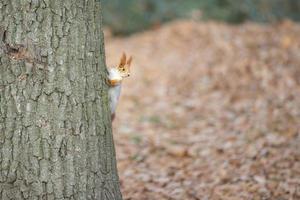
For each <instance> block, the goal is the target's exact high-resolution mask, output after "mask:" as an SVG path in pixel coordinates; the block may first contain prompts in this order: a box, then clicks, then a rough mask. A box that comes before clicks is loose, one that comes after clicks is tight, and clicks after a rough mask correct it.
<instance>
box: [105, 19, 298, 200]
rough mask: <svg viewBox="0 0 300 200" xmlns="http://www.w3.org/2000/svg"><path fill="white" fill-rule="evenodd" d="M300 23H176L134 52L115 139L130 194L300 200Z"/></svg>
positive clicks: (113, 47) (148, 36)
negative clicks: (236, 24)
mask: <svg viewBox="0 0 300 200" xmlns="http://www.w3.org/2000/svg"><path fill="white" fill-rule="evenodd" d="M299 33H300V25H299V24H297V23H295V22H291V21H283V22H281V23H276V24H271V25H261V24H255V23H250V22H248V23H245V24H242V25H238V26H233V25H228V24H223V23H217V22H205V23H204V22H195V21H185V20H181V21H176V22H171V23H169V24H167V25H164V26H162V27H160V28H158V29H156V30H150V31H146V32H143V33H138V34H135V35H132V36H130V37H125V38H120V37H113V36H107V37H106V56H107V63H108V66H111V65H116V64H117V63H118V59H119V56H120V55H121V54H122V52H123V51H125V52H128V53H129V54H132V55H133V56H134V61H133V67H132V76H131V77H130V78H128V79H126V80H125V81H124V83H123V88H122V96H121V101H120V103H119V107H118V109H117V117H116V120H115V121H114V123H113V127H114V139H115V143H116V152H117V160H118V169H119V175H120V179H121V188H122V193H123V196H124V199H126V200H154V199H159V200H165V199H166V200H206V199H207V200H208V199H209V200H210V199H211V200H239V199H241V200H243V199H249V200H250V199H251V200H252V199H253V200H256V199H257V200H263V199H266V200H268V199H270V200H273V199H274V200H298V199H300V37H299Z"/></svg>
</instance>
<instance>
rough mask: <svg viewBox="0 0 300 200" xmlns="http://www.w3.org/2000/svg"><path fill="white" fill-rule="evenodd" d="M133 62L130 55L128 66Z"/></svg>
mask: <svg viewBox="0 0 300 200" xmlns="http://www.w3.org/2000/svg"><path fill="white" fill-rule="evenodd" d="M131 62H132V56H130V57H129V59H128V61H127V65H128V67H130V65H131Z"/></svg>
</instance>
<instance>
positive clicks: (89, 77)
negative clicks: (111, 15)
mask: <svg viewBox="0 0 300 200" xmlns="http://www.w3.org/2000/svg"><path fill="white" fill-rule="evenodd" d="M101 26H102V19H101V7H100V2H99V0H63V1H62V0H0V199H1V200H6V199H14V200H19V199H29V200H35V199H47V200H50V199H97V200H104V199H109V200H112V199H118V200H119V199H122V197H121V194H120V189H119V178H118V175H117V169H116V162H115V152H114V146H113V138H112V134H111V132H112V131H111V123H110V114H109V107H108V95H107V89H108V88H107V86H106V84H105V77H106V68H105V58H104V44H103V34H102V30H101V28H102V27H101Z"/></svg>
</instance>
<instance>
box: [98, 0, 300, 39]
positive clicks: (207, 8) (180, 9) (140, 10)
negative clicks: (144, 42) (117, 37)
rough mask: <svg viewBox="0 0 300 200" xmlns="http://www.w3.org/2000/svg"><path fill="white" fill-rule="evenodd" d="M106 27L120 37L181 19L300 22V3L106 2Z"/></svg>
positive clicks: (291, 0) (211, 0) (226, 0)
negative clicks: (284, 20)
mask: <svg viewBox="0 0 300 200" xmlns="http://www.w3.org/2000/svg"><path fill="white" fill-rule="evenodd" d="M103 5H104V6H105V9H104V16H105V17H104V23H105V24H106V25H108V26H109V27H110V28H111V29H112V31H113V32H114V33H116V34H129V33H133V32H137V31H141V30H144V29H148V28H151V27H157V26H159V25H161V24H162V23H164V22H168V21H170V20H174V19H177V18H193V19H199V20H221V21H225V22H229V23H241V22H244V21H246V20H253V21H257V22H275V21H278V20H282V19H286V18H290V19H292V20H300V1H299V0H263V1H261V0H103Z"/></svg>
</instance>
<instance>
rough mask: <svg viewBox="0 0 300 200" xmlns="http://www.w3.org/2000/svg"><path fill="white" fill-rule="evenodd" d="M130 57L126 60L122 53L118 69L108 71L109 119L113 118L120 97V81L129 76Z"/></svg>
mask: <svg viewBox="0 0 300 200" xmlns="http://www.w3.org/2000/svg"><path fill="white" fill-rule="evenodd" d="M131 62H132V57H130V58H129V59H128V60H126V55H125V53H123V55H122V57H121V60H120V64H119V66H118V67H113V68H110V69H108V85H109V86H110V88H109V90H108V94H109V104H110V111H111V119H112V120H113V119H114V117H115V112H116V108H117V104H118V101H119V98H120V95H121V88H122V80H123V79H124V78H126V77H129V76H130V65H131Z"/></svg>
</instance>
